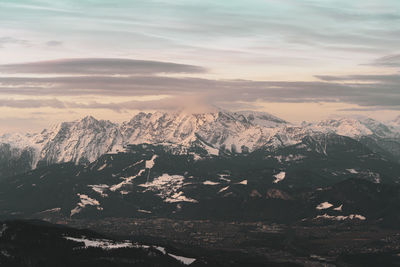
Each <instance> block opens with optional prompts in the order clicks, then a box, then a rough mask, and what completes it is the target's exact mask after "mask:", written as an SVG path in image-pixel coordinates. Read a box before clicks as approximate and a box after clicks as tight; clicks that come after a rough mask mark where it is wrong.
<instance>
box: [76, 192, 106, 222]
mask: <svg viewBox="0 0 400 267" xmlns="http://www.w3.org/2000/svg"><path fill="white" fill-rule="evenodd" d="M77 195H78V196H79V198H80V202H79V203H78V205H77V206H76V207H75V208H74V209H72V210H71V214H70V216H71V217H72V216H74V215H75V214H77V213H79V212H81V211H82V209H84V208H85V207H86V206H95V207H96V208H97V210H103V208H102V207H100V202H99V201H97V200H96V199H93V198H90V197H88V196H87V195H84V194H77Z"/></svg>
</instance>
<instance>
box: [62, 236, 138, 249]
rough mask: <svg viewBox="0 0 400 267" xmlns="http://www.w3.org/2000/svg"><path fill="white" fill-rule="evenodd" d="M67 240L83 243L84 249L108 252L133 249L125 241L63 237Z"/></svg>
mask: <svg viewBox="0 0 400 267" xmlns="http://www.w3.org/2000/svg"><path fill="white" fill-rule="evenodd" d="M64 238H65V239H67V240H70V241H74V242H77V243H84V244H85V246H84V248H90V247H93V248H101V249H105V250H110V249H119V248H132V247H134V246H133V244H132V243H131V242H128V241H125V242H113V241H111V240H107V239H86V238H84V237H81V238H76V237H69V236H65V237H64Z"/></svg>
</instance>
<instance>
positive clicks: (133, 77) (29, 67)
mask: <svg viewBox="0 0 400 267" xmlns="http://www.w3.org/2000/svg"><path fill="white" fill-rule="evenodd" d="M204 71H205V70H204V69H203V68H202V67H198V66H191V65H181V64H174V63H164V62H155V61H137V60H121V59H65V60H59V61H48V62H37V63H36V62H34V63H26V64H14V65H1V66H0V72H3V73H17V74H19V75H25V73H29V74H32V73H36V74H55V75H56V76H52V77H41V78H38V77H28V76H22V77H0V94H2V95H25V96H42V97H45V98H49V97H53V98H54V97H61V96H87V95H88V96H90V95H92V96H98V97H106V96H120V97H131V98H132V97H138V96H154V95H168V96H170V97H172V99H174V98H175V100H174V101H172V102H171V101H170V99H165V100H157V101H150V102H147V103H144V102H141V101H127V102H121V103H107V104H104V102H103V103H98V102H90V103H71V102H70V103H65V102H58V101H56V100H55V99H53V100H45V101H43V102H40V101H38V102H35V101H33V102H32V103H29V101H20V100H18V101H12V105H15V106H18V105H19V106H21V107H22V106H24V105H26V106H27V107H32V106H35V105H37V107H40V106H41V105H46V106H49V107H54V108H85V109H86V108H88V109H89V108H95V109H113V110H124V109H129V108H131V107H134V109H144V108H149V107H150V109H154V108H156V107H158V108H165V109H168V108H170V106H173V105H175V106H176V105H178V103H179V102H182V101H176V98H178V97H201V98H202V99H203V101H204V102H208V103H210V104H213V105H222V104H225V105H231V104H232V103H238V102H256V101H265V102H292V103H307V102H343V103H351V104H358V105H361V106H382V107H385V108H388V109H397V108H398V107H399V106H400V90H398V85H399V83H400V75H397V74H392V75H342V76H329V75H325V76H316V77H317V78H318V79H320V81H309V82H304V81H290V82H289V81H252V80H217V79H204V78H193V77H166V76H160V75H159V73H171V74H172V73H181V72H194V73H197V72H200V73H201V72H204ZM71 73H72V74H75V75H72V76H71V75H69V76H68V75H67V76H64V75H66V74H71ZM102 74H107V75H102ZM7 103H8V102H7V101H6V102H4V103H3V105H6V104H7ZM0 104H1V103H0ZM8 105H11V104H8Z"/></svg>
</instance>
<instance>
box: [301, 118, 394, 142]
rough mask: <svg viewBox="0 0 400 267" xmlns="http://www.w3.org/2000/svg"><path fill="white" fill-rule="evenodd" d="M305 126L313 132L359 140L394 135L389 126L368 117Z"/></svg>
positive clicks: (324, 121)
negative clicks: (362, 137) (365, 137)
mask: <svg viewBox="0 0 400 267" xmlns="http://www.w3.org/2000/svg"><path fill="white" fill-rule="evenodd" d="M303 126H305V127H308V128H309V129H311V130H313V131H317V132H323V133H335V134H338V135H343V136H348V137H351V138H359V137H361V136H378V137H390V136H393V135H394V133H393V132H392V131H391V130H390V129H389V127H388V126H386V125H384V124H383V123H380V122H378V121H376V120H374V119H371V118H366V117H359V118H346V117H341V118H331V119H326V120H322V121H320V122H317V123H310V124H303Z"/></svg>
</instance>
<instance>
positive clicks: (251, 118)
mask: <svg viewBox="0 0 400 267" xmlns="http://www.w3.org/2000/svg"><path fill="white" fill-rule="evenodd" d="M233 114H235V115H237V116H242V117H243V118H244V119H246V120H247V121H248V122H250V123H251V124H253V125H259V126H263V127H268V128H274V127H279V126H282V125H284V124H288V122H286V121H285V120H282V119H280V118H278V117H276V116H274V115H271V114H269V113H267V112H259V111H247V110H246V111H238V112H233Z"/></svg>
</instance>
